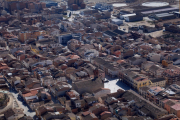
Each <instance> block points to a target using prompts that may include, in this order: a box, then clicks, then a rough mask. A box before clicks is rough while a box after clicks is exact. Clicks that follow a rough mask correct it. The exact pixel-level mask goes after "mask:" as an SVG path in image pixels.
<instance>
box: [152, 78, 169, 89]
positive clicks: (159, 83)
mask: <svg viewBox="0 0 180 120" xmlns="http://www.w3.org/2000/svg"><path fill="white" fill-rule="evenodd" d="M166 82H167V80H166V79H165V78H154V79H151V85H150V86H151V87H156V86H160V87H165V86H166Z"/></svg>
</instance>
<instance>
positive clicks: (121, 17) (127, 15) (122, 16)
mask: <svg viewBox="0 0 180 120" xmlns="http://www.w3.org/2000/svg"><path fill="white" fill-rule="evenodd" d="M134 15H136V14H135V13H133V14H126V15H120V19H122V20H124V18H125V17H129V16H134Z"/></svg>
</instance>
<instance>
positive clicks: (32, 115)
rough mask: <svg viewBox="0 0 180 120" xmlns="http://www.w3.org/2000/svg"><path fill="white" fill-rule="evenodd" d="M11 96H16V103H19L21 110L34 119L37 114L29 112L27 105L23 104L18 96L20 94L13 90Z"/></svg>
mask: <svg viewBox="0 0 180 120" xmlns="http://www.w3.org/2000/svg"><path fill="white" fill-rule="evenodd" d="M11 94H12V95H13V96H14V99H16V101H17V102H18V105H19V108H22V109H24V113H25V114H26V115H27V116H31V117H34V115H35V112H31V111H30V110H29V108H28V107H27V105H26V104H23V102H22V100H21V99H19V98H18V94H19V93H16V92H14V91H12V90H11Z"/></svg>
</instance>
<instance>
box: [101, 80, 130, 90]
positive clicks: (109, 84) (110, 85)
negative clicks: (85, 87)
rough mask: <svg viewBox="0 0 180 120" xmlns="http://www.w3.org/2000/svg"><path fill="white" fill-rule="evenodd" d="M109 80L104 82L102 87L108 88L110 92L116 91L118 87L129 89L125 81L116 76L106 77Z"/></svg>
mask: <svg viewBox="0 0 180 120" xmlns="http://www.w3.org/2000/svg"><path fill="white" fill-rule="evenodd" d="M106 79H108V80H109V82H107V83H104V88H109V89H110V90H111V93H114V92H117V90H118V89H123V90H129V89H130V87H129V86H128V85H126V84H125V83H123V82H121V81H120V80H119V79H118V78H115V79H112V78H110V77H106Z"/></svg>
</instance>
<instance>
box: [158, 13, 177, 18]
mask: <svg viewBox="0 0 180 120" xmlns="http://www.w3.org/2000/svg"><path fill="white" fill-rule="evenodd" d="M173 15H174V14H169V13H162V14H156V17H166V16H173Z"/></svg>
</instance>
